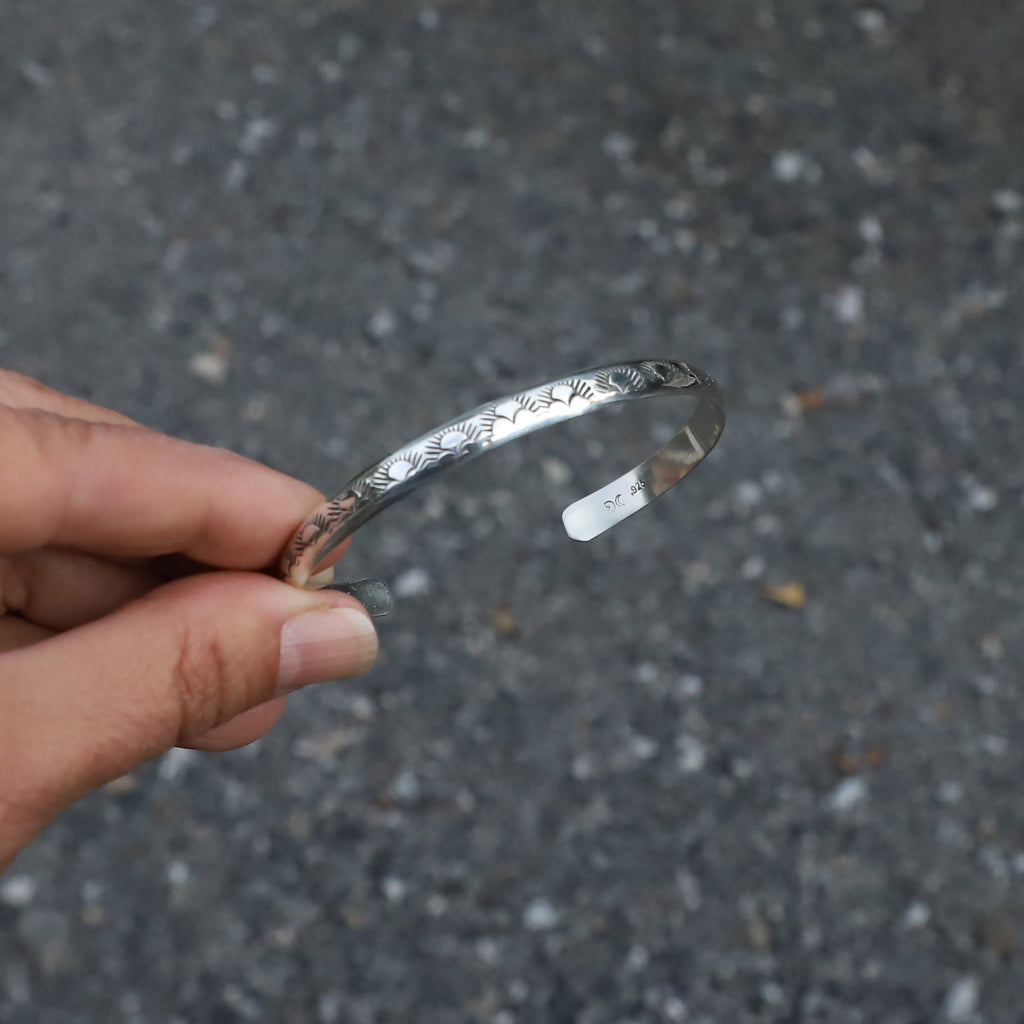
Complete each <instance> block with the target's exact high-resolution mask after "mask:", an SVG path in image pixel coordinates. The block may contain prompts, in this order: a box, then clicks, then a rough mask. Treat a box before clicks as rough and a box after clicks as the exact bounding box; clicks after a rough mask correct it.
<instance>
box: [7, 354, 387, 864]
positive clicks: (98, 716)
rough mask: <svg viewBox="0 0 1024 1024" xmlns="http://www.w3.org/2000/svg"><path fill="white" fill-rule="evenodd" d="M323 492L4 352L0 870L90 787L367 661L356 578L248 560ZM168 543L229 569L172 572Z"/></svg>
mask: <svg viewBox="0 0 1024 1024" xmlns="http://www.w3.org/2000/svg"><path fill="white" fill-rule="evenodd" d="M322 500H323V499H322V496H321V495H320V494H318V493H317V492H316V491H315V490H313V488H311V487H308V486H306V485H305V484H303V483H299V482H298V481H296V480H293V479H291V478H289V477H287V476H284V475H282V474H279V473H275V472H274V471H273V470H270V469H268V468H266V467H265V466H261V465H259V464H258V463H255V462H250V461H249V460H247V459H244V458H242V457H240V456H238V455H234V454H232V453H230V452H226V451H222V450H220V449H214V448H207V447H202V446H199V445H193V444H188V443H186V442H184V441H177V440H174V439H172V438H169V437H164V436H163V435H161V434H158V433H155V432H154V431H151V430H148V429H146V428H144V427H141V426H139V425H137V424H135V423H133V422H132V421H130V420H128V419H127V418H125V417H123V416H120V415H119V414H117V413H114V412H110V411H109V410H106V409H102V408H100V407H98V406H94V405H90V404H89V403H87V402H83V401H80V400H78V399H74V398H69V397H67V396H65V395H61V394H59V393H58V392H56V391H51V390H50V389H48V388H45V387H43V386H42V385H41V384H38V383H36V382H35V381H32V380H30V379H29V378H27V377H22V376H21V375H19V374H15V373H11V372H9V371H5V370H0V873H2V872H3V870H4V869H5V868H7V867H8V866H9V865H10V863H11V862H12V861H13V859H14V857H15V856H16V854H17V853H18V851H19V850H20V849H22V848H23V847H24V846H26V845H27V844H28V843H29V842H31V841H32V839H34V838H35V836H36V835H38V833H39V832H40V831H42V829H43V828H44V827H45V826H46V825H47V824H48V823H49V822H50V821H51V820H52V819H53V818H54V816H55V815H57V814H58V813H59V812H60V811H61V810H63V809H64V808H66V807H67V806H68V805H70V804H71V803H73V802H74V801H75V800H77V799H79V798H80V797H81V796H83V795H84V794H85V793H87V792H88V791H89V790H91V789H94V788H95V787H97V786H100V785H102V784H104V783H106V782H109V781H110V780H112V779H114V778H117V777H118V776H119V775H123V774H124V773H125V772H127V771H129V770H130V769H131V768H133V767H134V766H136V765H138V764H139V763H141V762H142V761H145V760H147V759H149V758H151V757H154V756H156V755H157V754H160V753H162V752H163V751H165V750H167V749H169V748H170V747H173V746H175V745H178V746H187V747H195V748H198V749H203V750H227V749H231V748H233V747H238V746H242V745H244V744H246V743H249V742H251V741H252V740H254V739H257V738H258V737H260V736H262V735H263V734H264V733H265V732H267V730H269V729H270V728H271V727H272V726H273V725H274V724H275V723H276V722H277V720H278V719H279V718H280V716H281V714H282V713H283V711H284V702H285V696H284V695H285V694H287V693H289V692H290V691H292V690H294V689H297V688H298V687H300V686H304V685H306V684H308V683H313V682H320V681H322V680H326V679H332V678H338V677H342V676H350V675H356V674H358V673H361V672H364V671H366V670H367V669H369V668H370V666H371V665H372V664H373V661H374V659H375V657H376V654H377V637H376V633H375V631H374V627H373V623H372V621H371V619H370V617H369V616H368V615H367V614H366V612H365V610H364V609H363V608H362V607H361V606H360V605H359V603H358V602H357V601H355V599H354V598H351V597H348V596H346V595H344V594H338V593H333V592H331V591H304V590H299V589H297V588H295V587H292V586H289V585H288V584H286V583H282V582H280V581H279V580H275V579H272V578H270V577H269V576H266V575H263V574H261V573H260V572H258V571H253V570H261V569H265V568H267V567H268V566H271V565H273V564H274V562H275V559H276V558H277V556H278V555H279V554H280V552H281V549H282V548H283V547H284V545H285V543H286V542H287V540H288V538H289V536H290V534H291V532H292V531H293V530H294V529H295V527H296V525H297V524H298V523H300V522H301V521H302V519H303V517H304V516H305V515H306V514H307V513H308V512H309V510H310V509H311V508H313V507H315V506H316V505H317V504H318V503H319V502H320V501H322ZM167 555H173V556H184V557H183V558H182V559H179V560H180V561H184V559H189V560H192V562H191V563H190V564H192V563H200V565H201V566H202V567H208V568H209V569H212V570H216V571H207V572H194V573H192V574H190V575H187V576H185V577H184V578H180V579H176V580H169V577H168V573H167V571H166V566H167V564H168V560H166V559H164V558H162V556H167Z"/></svg>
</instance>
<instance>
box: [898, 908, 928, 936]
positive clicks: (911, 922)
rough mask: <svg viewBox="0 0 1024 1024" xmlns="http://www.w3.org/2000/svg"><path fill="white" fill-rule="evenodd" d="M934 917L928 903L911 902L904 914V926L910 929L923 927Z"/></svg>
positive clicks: (914, 929)
mask: <svg viewBox="0 0 1024 1024" xmlns="http://www.w3.org/2000/svg"><path fill="white" fill-rule="evenodd" d="M931 919H932V912H931V910H930V909H929V907H928V904H927V903H921V902H920V901H918V902H917V903H911V904H910V906H909V907H907V910H906V913H905V914H904V915H903V922H902V923H903V927H904V928H906V929H907V930H908V931H916V930H917V929H918V928H923V927H924V926H925V925H926V924H927V923H928V922H929V921H930V920H931Z"/></svg>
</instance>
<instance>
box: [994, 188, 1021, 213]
mask: <svg viewBox="0 0 1024 1024" xmlns="http://www.w3.org/2000/svg"><path fill="white" fill-rule="evenodd" d="M992 206H993V207H994V208H995V209H996V210H997V211H998V212H999V213H1001V214H1003V215H1004V216H1006V217H1011V216H1013V214H1015V213H1020V211H1021V209H1022V208H1024V196H1021V194H1020V193H1019V192H1015V191H1014V190H1013V189H1012V188H1002V189H999V190H998V191H997V192H993V193H992Z"/></svg>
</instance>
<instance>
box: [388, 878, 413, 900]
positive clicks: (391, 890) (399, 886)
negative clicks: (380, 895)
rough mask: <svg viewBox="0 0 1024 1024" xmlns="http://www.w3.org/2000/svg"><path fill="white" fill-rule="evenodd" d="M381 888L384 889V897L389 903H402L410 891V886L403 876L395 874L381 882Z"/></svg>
mask: <svg viewBox="0 0 1024 1024" xmlns="http://www.w3.org/2000/svg"><path fill="white" fill-rule="evenodd" d="M381 889H382V890H383V891H384V898H385V899H386V900H387V901H388V903H401V902H402V901H403V900H404V899H405V897H406V894H407V893H408V891H409V887H408V886H407V885H406V884H405V882H404V881H402V879H401V878H396V877H395V876H394V875H388V877H387V878H385V879H384V881H383V882H382V883H381Z"/></svg>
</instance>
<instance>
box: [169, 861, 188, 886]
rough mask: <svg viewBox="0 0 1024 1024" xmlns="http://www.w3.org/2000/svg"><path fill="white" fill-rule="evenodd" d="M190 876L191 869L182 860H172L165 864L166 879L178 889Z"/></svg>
mask: <svg viewBox="0 0 1024 1024" xmlns="http://www.w3.org/2000/svg"><path fill="white" fill-rule="evenodd" d="M191 877H192V870H191V868H189V866H188V865H187V864H186V863H185V862H184V861H183V860H172V861H171V863H170V864H168V865H167V881H168V883H170V885H172V886H174V888H176V889H178V888H180V887H181V886H183V885H185V883H186V882H188V880H189V879H190V878H191Z"/></svg>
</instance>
